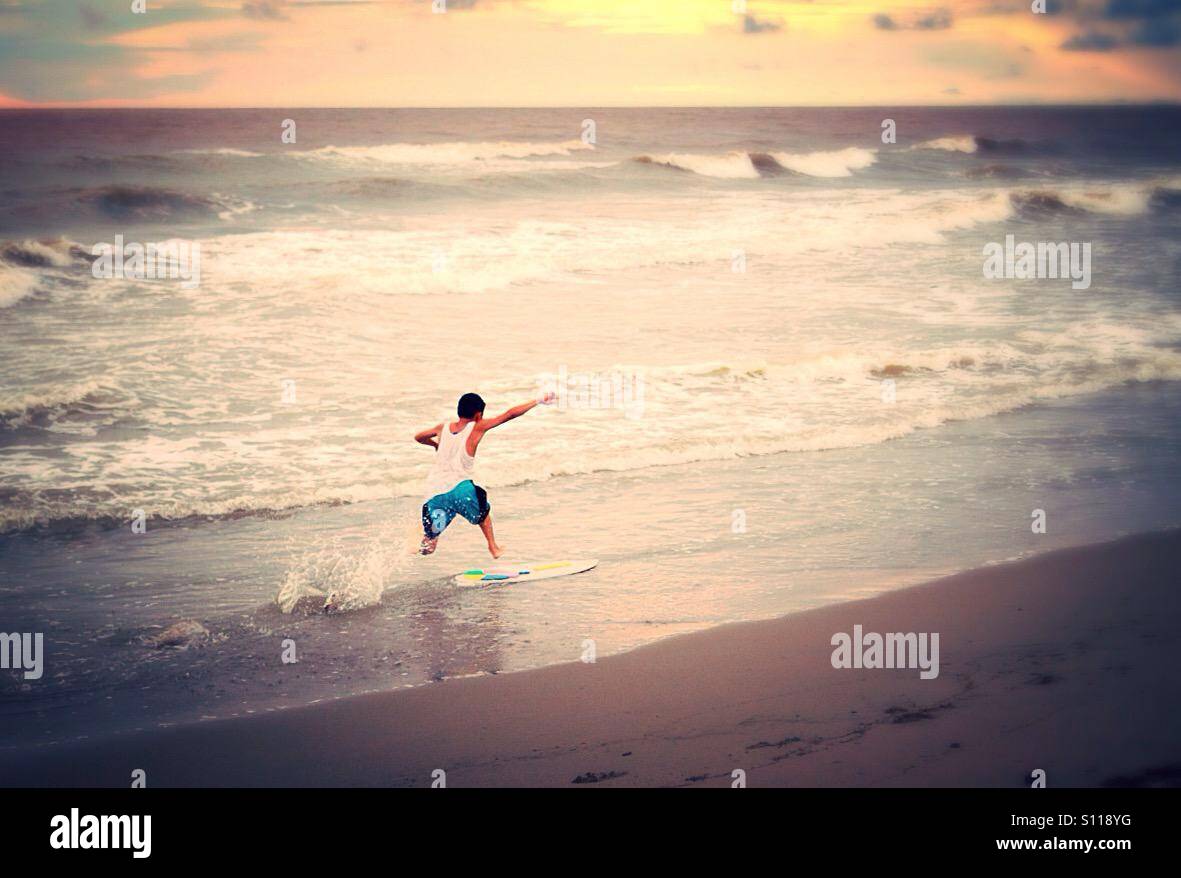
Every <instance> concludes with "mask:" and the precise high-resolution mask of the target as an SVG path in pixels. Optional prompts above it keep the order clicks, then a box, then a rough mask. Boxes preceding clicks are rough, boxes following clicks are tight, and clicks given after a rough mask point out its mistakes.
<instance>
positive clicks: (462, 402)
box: [455, 393, 484, 418]
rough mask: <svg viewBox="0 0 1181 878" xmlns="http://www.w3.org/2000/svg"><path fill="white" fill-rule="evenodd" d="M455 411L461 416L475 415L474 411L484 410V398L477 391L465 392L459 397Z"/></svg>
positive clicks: (469, 416)
mask: <svg viewBox="0 0 1181 878" xmlns="http://www.w3.org/2000/svg"><path fill="white" fill-rule="evenodd" d="M455 411H456V414H458V415H459V416H460V417H461V418H471V417H475V414H476V412H482V411H484V400H483V399H481V398H480V394H478V393H465V394H464V395H463V396H461V397H460V398H459V405H457V406H456V407H455Z"/></svg>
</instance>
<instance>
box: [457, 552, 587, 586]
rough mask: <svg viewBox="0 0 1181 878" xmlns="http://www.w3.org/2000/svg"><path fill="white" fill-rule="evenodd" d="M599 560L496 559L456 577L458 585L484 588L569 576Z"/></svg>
mask: <svg viewBox="0 0 1181 878" xmlns="http://www.w3.org/2000/svg"><path fill="white" fill-rule="evenodd" d="M598 563H599V562H598V561H590V560H585V559H584V560H582V561H537V562H534V563H529V562H526V561H521V562H516V561H512V562H509V563H505V562H504V561H495V562H493V563H492V564H489V565H488V566H487V567H475V568H472V569H471V570H465V571H464V572H463V573H459V574H457V575H456V576H455V577H454V582H455V584H456V585H459V586H464V587H466V588H482V587H484V586H489V585H510V584H514V583H518V582H532V581H533V580H535V579H552V578H553V577H555V576H569V575H570V574H572V573H582V572H584V571H586V570H590V569H591V568H592V567H594V566H595V565H596V564H598Z"/></svg>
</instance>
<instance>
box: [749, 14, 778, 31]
mask: <svg viewBox="0 0 1181 878" xmlns="http://www.w3.org/2000/svg"><path fill="white" fill-rule="evenodd" d="M778 30H783V25H782V24H780V23H779V22H777V21H759V20H758V19H757V18H755V17H754V16H753V15H744V16H743V17H742V32H743V33H744V34H765V33H774V32H775V31H778Z"/></svg>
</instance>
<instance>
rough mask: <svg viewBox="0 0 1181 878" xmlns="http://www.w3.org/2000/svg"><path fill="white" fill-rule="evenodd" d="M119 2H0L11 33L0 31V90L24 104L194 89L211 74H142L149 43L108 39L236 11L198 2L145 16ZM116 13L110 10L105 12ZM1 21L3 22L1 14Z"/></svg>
mask: <svg viewBox="0 0 1181 878" xmlns="http://www.w3.org/2000/svg"><path fill="white" fill-rule="evenodd" d="M129 8H130V2H128V3H127V4H124V3H123V2H122V0H88V2H85V3H78V2H77V0H42V2H39V3H35V4H34V3H24V4H20V5H14V4H11V3H8V4H5V5H3V6H0V9H3V10H4V11H5V12H6V13H7V12H10V13H11V14H12V15H13V16H14V17H15V16H17V15H19V20H20V28H19V30H8V31H4V30H0V92H2V93H4V94H7V95H9V96H10V97H12V98H14V99H17V100H26V101H86V100H95V99H99V100H103V99H115V100H146V99H149V98H153V97H156V96H158V95H164V94H175V93H177V92H188V91H198V90H200V89H203V88H205V87H206V86H207V85H208V83H209V82H210V81H211V79H212V76H213V74H212V73H211V72H206V73H197V74H185V75H175V76H142V75H140V74H139V73H138V72H137V71H138V70H139V69H141V68H143V67H144V66H146V65H147V64H148V63H149V62H150V61H151V56H152V52H153V51H154V50H153V49H151V48H146V47H142V46H133V45H124V44H121V43H119V42H115V41H114V39H115V38H118V37H121V36H123V35H126V34H134V33H136V32H139V31H144V30H147V29H149V28H157V27H160V26H162V25H166V24H173V23H176V22H196V21H212V20H218V19H226V18H231V17H235V16H237V15H238V11H237V10H236V9H226V8H214V7H205V6H198V5H185V6H163V7H159V8H157V7H156V6H154V5H153V6H151V7H150V9H151V11H150V12H149V13H148V14H147V15H135V14H132V13H131V12H130V11H129ZM112 10H117V11H118V12H117V14H110V13H111V11H112ZM5 20H6V21H10V20H11V19H10V18H9V17H8V15H6V16H5Z"/></svg>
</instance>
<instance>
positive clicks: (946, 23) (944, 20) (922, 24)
mask: <svg viewBox="0 0 1181 878" xmlns="http://www.w3.org/2000/svg"><path fill="white" fill-rule="evenodd" d="M914 27H915V30H946V29H947V28H949V27H951V12H950V11H949V10H947V9H936V10H934V11H933V12H929V13H927V14H926V15H922V16H920V17H919V18H917V19H916V20H915V23H914Z"/></svg>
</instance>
